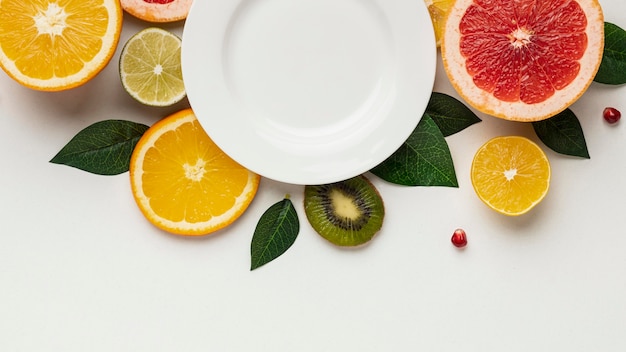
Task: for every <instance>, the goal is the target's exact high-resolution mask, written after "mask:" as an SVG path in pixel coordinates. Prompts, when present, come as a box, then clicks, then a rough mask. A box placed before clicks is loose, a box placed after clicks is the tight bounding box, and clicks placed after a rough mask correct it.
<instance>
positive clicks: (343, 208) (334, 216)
mask: <svg viewBox="0 0 626 352" xmlns="http://www.w3.org/2000/svg"><path fill="white" fill-rule="evenodd" d="M304 211H305V213H306V217H307V219H308V220H309V223H310V224H311V226H312V227H313V229H315V231H316V232H317V233H319V234H320V235H321V236H322V237H324V238H325V239H327V240H328V241H330V242H331V243H333V244H335V245H338V246H358V245H361V244H364V243H367V242H368V241H369V240H371V239H372V237H374V235H375V234H376V233H378V231H379V230H380V228H381V227H382V225H383V218H384V216H385V207H384V204H383V200H382V198H381V197H380V194H379V193H378V191H377V190H376V188H375V187H374V185H373V184H372V183H371V182H370V181H369V180H368V179H367V178H365V176H357V177H354V178H351V179H349V180H346V181H341V182H336V183H330V184H325V185H317V186H305V187H304Z"/></svg>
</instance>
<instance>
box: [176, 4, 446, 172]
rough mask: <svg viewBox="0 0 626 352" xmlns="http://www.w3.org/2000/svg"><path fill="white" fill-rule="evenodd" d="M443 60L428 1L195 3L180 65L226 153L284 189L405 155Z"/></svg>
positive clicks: (199, 111) (200, 113)
mask: <svg viewBox="0 0 626 352" xmlns="http://www.w3.org/2000/svg"><path fill="white" fill-rule="evenodd" d="M436 57H437V51H436V46H435V39H434V33H433V29H432V24H431V22H430V18H429V15H428V12H427V9H426V7H425V5H424V3H423V1H421V0H419V1H418V0H200V1H195V2H194V4H193V6H192V8H191V11H190V13H189V16H188V18H187V21H186V24H185V28H184V32H183V47H182V69H183V77H184V80H185V85H186V89H187V94H188V97H189V101H190V104H191V107H192V108H193V109H194V111H195V113H196V115H197V117H198V120H199V121H200V123H201V124H202V126H203V128H204V129H205V130H206V132H207V133H208V134H209V136H210V137H211V138H212V139H213V140H214V141H215V143H216V144H217V145H218V146H220V148H222V149H223V150H224V152H226V153H227V154H228V155H230V156H231V157H232V158H233V159H235V160H236V161H238V162H239V163H240V164H242V165H243V166H245V167H247V168H249V169H250V170H252V171H254V172H257V173H259V174H260V175H262V176H265V177H268V178H271V179H274V180H277V181H281V182H286V183H294V184H321V183H330V182H335V181H340V180H344V179H347V178H350V177H353V176H356V175H359V174H361V173H364V172H366V171H368V170H369V169H371V168H372V167H374V166H376V165H378V164H379V163H380V162H382V161H383V160H385V159H386V158H387V157H388V156H390V155H391V154H392V153H393V152H394V151H396V150H397V149H398V147H400V145H401V144H402V143H403V142H404V141H405V140H406V139H407V137H408V136H409V135H410V133H411V132H412V131H413V129H414V128H415V126H416V125H417V123H418V122H419V120H420V118H421V116H422V114H423V113H424V110H425V109H426V105H427V103H428V99H429V97H430V94H431V91H432V88H433V84H434V79H435V68H436Z"/></svg>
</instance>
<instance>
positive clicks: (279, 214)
mask: <svg viewBox="0 0 626 352" xmlns="http://www.w3.org/2000/svg"><path fill="white" fill-rule="evenodd" d="M299 231H300V221H299V220H298V214H297V213H296V209H295V208H294V206H293V203H291V200H289V197H288V196H287V197H285V199H283V200H281V201H280V202H278V203H276V204H274V205H272V206H271V207H270V208H269V209H267V210H266V211H265V213H263V215H262V216H261V219H260V220H259V223H258V224H257V225H256V229H255V230H254V236H253V237H252V244H251V245H250V253H251V257H252V264H251V267H250V270H254V269H256V268H258V267H260V266H263V265H265V264H267V263H269V262H271V261H272V260H274V259H276V258H278V257H280V256H281V255H282V254H283V253H285V252H286V251H287V249H289V247H291V245H292V244H293V243H294V242H295V241H296V237H298V232H299Z"/></svg>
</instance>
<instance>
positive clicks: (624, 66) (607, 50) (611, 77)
mask: <svg viewBox="0 0 626 352" xmlns="http://www.w3.org/2000/svg"><path fill="white" fill-rule="evenodd" d="M594 81H596V82H599V83H605V84H624V83H626V31H624V30H623V29H622V28H620V27H618V26H616V25H614V24H612V23H609V22H604V54H603V56H602V62H601V63H600V68H599V69H598V73H596V77H595V78H594Z"/></svg>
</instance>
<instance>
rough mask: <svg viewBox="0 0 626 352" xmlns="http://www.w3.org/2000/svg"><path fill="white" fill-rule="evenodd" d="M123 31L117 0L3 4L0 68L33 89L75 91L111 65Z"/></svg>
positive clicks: (4, 1)
mask: <svg viewBox="0 0 626 352" xmlns="http://www.w3.org/2000/svg"><path fill="white" fill-rule="evenodd" d="M121 29H122V9H121V7H120V4H119V1H118V0H64V1H56V0H36V1H24V0H2V1H1V2H0V66H1V67H2V69H3V70H4V71H5V72H6V73H7V74H8V75H9V76H10V77H12V78H13V79H14V80H16V81H17V82H19V83H21V84H22V85H24V86H26V87H30V88H32V89H37V90H44V91H59V90H64V89H70V88H74V87H77V86H80V85H82V84H84V83H86V82H87V81H89V80H90V79H91V78H93V77H95V76H96V75H97V74H98V73H99V72H100V71H101V70H102V69H103V68H104V67H105V66H106V65H107V64H108V63H109V61H110V59H111V57H112V56H113V53H114V52H115V49H116V48H117V44H118V42H119V37H120V32H121Z"/></svg>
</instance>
